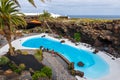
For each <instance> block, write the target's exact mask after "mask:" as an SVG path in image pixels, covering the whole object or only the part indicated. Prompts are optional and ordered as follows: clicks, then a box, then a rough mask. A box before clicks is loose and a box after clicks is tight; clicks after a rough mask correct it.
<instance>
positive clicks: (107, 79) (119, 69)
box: [0, 33, 120, 80]
mask: <svg viewBox="0 0 120 80" xmlns="http://www.w3.org/2000/svg"><path fill="white" fill-rule="evenodd" d="M43 35H46V36H45V37H48V38H52V39H55V40H58V41H60V40H61V39H60V40H59V39H56V38H53V37H51V36H48V34H44V33H42V34H40V35H34V36H29V37H25V38H20V39H17V40H14V41H12V45H13V47H15V48H16V49H36V48H27V47H23V46H22V43H23V42H24V41H25V40H27V39H29V38H33V37H41V36H43ZM62 40H63V39H62ZM64 40H65V44H70V45H72V46H74V47H76V48H81V49H84V50H87V51H91V52H93V51H94V49H93V48H92V49H91V47H86V46H84V45H83V44H84V43H79V45H77V46H75V44H74V43H72V42H71V41H69V40H68V39H64ZM7 51H8V44H7V45H5V46H3V47H2V48H1V49H0V55H4V54H5V53H6V52H7ZM96 55H99V56H100V57H102V58H103V59H104V60H105V61H106V62H107V63H108V64H109V68H110V70H109V73H108V74H107V75H105V76H103V77H101V78H98V79H90V78H87V79H83V78H80V77H79V76H76V78H77V79H78V80H120V58H115V60H112V58H114V57H113V56H110V55H108V54H106V53H105V52H102V51H99V52H98V53H97V54H96ZM100 66H104V65H100Z"/></svg>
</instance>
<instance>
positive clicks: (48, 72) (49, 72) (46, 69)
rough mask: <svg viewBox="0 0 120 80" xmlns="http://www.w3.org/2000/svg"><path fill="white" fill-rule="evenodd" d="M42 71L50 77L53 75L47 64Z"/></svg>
mask: <svg viewBox="0 0 120 80" xmlns="http://www.w3.org/2000/svg"><path fill="white" fill-rule="evenodd" d="M41 72H43V73H45V74H46V75H47V76H48V78H51V77H52V70H51V69H50V68H49V67H47V66H45V67H43V68H42V69H41Z"/></svg>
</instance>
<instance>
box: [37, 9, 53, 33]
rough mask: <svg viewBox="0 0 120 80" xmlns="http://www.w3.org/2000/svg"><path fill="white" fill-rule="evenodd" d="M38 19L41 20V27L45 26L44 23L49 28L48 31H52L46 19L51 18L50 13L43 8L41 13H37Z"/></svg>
mask: <svg viewBox="0 0 120 80" xmlns="http://www.w3.org/2000/svg"><path fill="white" fill-rule="evenodd" d="M39 20H40V21H42V23H43V27H45V25H46V26H47V27H48V29H49V30H50V32H52V33H53V31H52V29H51V28H50V26H49V25H48V23H47V21H48V20H52V17H51V14H50V13H49V12H48V11H46V10H44V11H43V14H40V15H39Z"/></svg>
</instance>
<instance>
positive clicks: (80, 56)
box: [22, 37, 109, 78]
mask: <svg viewBox="0 0 120 80" xmlns="http://www.w3.org/2000/svg"><path fill="white" fill-rule="evenodd" d="M22 46H24V47H29V48H40V46H44V47H45V48H48V49H50V50H54V51H56V52H58V53H59V54H61V55H63V56H64V57H65V58H66V59H68V60H69V61H70V62H74V63H75V65H74V67H75V70H80V71H83V72H84V73H85V77H87V78H100V77H103V76H105V75H107V74H108V72H109V65H108V64H107V63H106V62H105V61H104V60H103V59H102V58H101V57H100V56H98V55H97V54H93V53H91V52H88V51H85V50H82V49H78V48H75V47H72V46H70V45H69V44H62V43H60V42H58V41H55V40H52V39H48V38H39V37H37V38H31V39H28V40H26V41H25V42H23V44H22ZM79 61H82V62H83V63H84V64H85V65H84V66H83V67H79V66H78V65H77V63H78V62H79Z"/></svg>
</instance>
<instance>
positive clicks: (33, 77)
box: [32, 71, 47, 80]
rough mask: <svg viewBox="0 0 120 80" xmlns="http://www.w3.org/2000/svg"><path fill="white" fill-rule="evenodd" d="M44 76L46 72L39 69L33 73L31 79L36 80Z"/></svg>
mask: <svg viewBox="0 0 120 80" xmlns="http://www.w3.org/2000/svg"><path fill="white" fill-rule="evenodd" d="M41 77H42V78H44V77H47V76H46V74H45V73H44V72H40V71H36V72H35V73H34V74H33V75H32V80H38V79H39V78H41Z"/></svg>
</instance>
